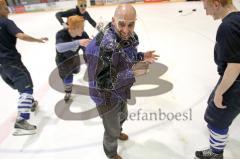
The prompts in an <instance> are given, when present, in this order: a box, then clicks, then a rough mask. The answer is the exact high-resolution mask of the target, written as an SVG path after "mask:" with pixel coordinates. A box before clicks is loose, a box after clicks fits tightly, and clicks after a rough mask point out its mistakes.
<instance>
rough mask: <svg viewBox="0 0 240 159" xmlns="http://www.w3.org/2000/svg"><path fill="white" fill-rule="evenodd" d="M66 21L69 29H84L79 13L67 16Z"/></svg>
mask: <svg viewBox="0 0 240 159" xmlns="http://www.w3.org/2000/svg"><path fill="white" fill-rule="evenodd" d="M67 23H68V28H69V29H77V28H81V29H84V18H83V17H82V16H79V15H74V16H70V17H68V20H67Z"/></svg>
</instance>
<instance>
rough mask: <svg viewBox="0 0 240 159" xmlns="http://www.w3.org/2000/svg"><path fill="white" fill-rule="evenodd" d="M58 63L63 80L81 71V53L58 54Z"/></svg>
mask: <svg viewBox="0 0 240 159" xmlns="http://www.w3.org/2000/svg"><path fill="white" fill-rule="evenodd" d="M55 60H56V64H57V67H58V72H59V76H60V77H61V79H62V80H64V79H65V78H67V77H68V76H71V75H73V74H77V73H79V72H80V64H81V62H80V56H79V54H75V55H73V56H65V55H64V54H57V56H56V59H55Z"/></svg>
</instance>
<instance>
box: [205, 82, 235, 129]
mask: <svg viewBox="0 0 240 159" xmlns="http://www.w3.org/2000/svg"><path fill="white" fill-rule="evenodd" d="M221 80H222V79H221V78H220V79H219V81H218V83H217V85H216V87H215V88H214V90H213V91H212V93H211V95H210V97H209V99H208V107H207V109H206V112H205V116H204V118H205V120H206V122H207V123H208V124H210V125H211V126H213V127H215V128H218V129H227V128H228V127H229V126H230V125H231V124H232V121H233V120H234V119H235V118H236V116H237V115H238V114H239V113H240V81H239V80H237V81H235V82H234V83H233V85H232V86H231V87H230V88H229V90H228V91H227V92H226V93H224V95H223V105H224V106H227V108H226V109H220V108H217V107H216V106H215V104H214V101H213V100H214V95H215V91H216V88H217V86H218V85H219V84H220V82H221Z"/></svg>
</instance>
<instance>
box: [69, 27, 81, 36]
mask: <svg viewBox="0 0 240 159" xmlns="http://www.w3.org/2000/svg"><path fill="white" fill-rule="evenodd" d="M70 32H71V35H72V37H73V38H74V37H76V36H82V33H83V28H82V27H78V28H75V29H70Z"/></svg>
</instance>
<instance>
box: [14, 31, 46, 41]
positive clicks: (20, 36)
mask: <svg viewBox="0 0 240 159" xmlns="http://www.w3.org/2000/svg"><path fill="white" fill-rule="evenodd" d="M16 37H17V38H18V39H21V40H24V41H28V42H39V43H45V42H46V41H48V38H46V37H43V38H39V39H38V38H34V37H32V36H29V35H27V34H25V33H17V34H16Z"/></svg>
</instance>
